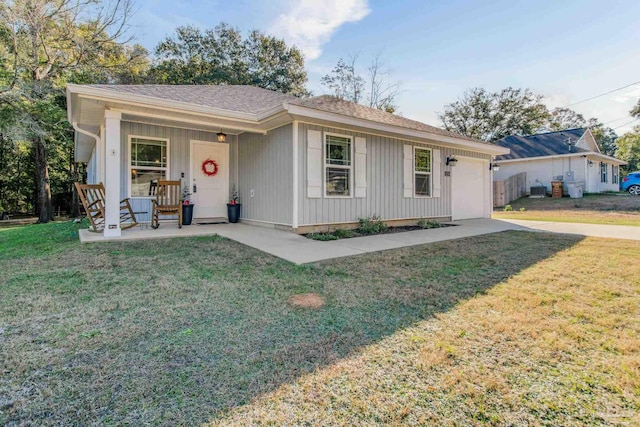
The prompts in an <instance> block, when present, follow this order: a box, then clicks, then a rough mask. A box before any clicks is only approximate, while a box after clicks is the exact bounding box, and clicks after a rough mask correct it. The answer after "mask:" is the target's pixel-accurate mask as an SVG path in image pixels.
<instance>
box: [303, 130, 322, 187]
mask: <svg viewBox="0 0 640 427" xmlns="http://www.w3.org/2000/svg"><path fill="white" fill-rule="evenodd" d="M307 197H308V198H310V199H317V198H320V197H322V132H320V131H319V130H308V131H307Z"/></svg>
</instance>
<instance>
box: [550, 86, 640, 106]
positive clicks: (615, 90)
mask: <svg viewBox="0 0 640 427" xmlns="http://www.w3.org/2000/svg"><path fill="white" fill-rule="evenodd" d="M638 83H640V80H638V81H637V82H633V83H629V84H628V85H626V86H622V87H619V88H617V89H613V90H610V91H609V92H605V93H601V94H600V95H596V96H592V97H591V98H587V99H583V100H581V101H578V102H574V103H573V104H568V105H565V106H564V107H562V108H567V107H572V106H574V105H578V104H582V103H583V102H587V101H591V100H592V99H596V98H600V97H601V96H605V95H609V94H610V93H613V92H617V91H619V90H622V89H626V88H628V87H630V86H633V85H637V84H638Z"/></svg>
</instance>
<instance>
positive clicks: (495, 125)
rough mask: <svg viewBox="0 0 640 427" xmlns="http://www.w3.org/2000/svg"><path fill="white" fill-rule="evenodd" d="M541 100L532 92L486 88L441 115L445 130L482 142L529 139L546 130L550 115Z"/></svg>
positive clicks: (475, 90)
mask: <svg viewBox="0 0 640 427" xmlns="http://www.w3.org/2000/svg"><path fill="white" fill-rule="evenodd" d="M541 101H542V96H540V95H535V94H533V93H532V92H531V91H530V90H529V89H514V88H512V87H509V88H506V89H503V90H501V91H499V92H487V91H486V90H485V89H483V88H473V89H470V90H468V91H466V92H465V93H464V94H463V96H462V98H461V99H459V100H458V101H456V102H453V103H452V104H448V105H446V106H445V107H444V112H443V113H441V114H440V115H439V118H440V120H441V121H442V124H443V126H444V128H445V129H447V130H450V131H453V132H457V133H459V134H462V135H466V136H468V137H471V138H475V139H479V140H482V141H487V142H493V141H496V140H498V139H500V138H503V137H505V136H509V135H514V134H515V135H530V134H533V133H536V132H538V131H539V130H541V129H543V128H544V126H545V124H546V123H547V121H548V119H549V111H548V110H547V107H546V106H545V105H544V104H543V103H542V102H541Z"/></svg>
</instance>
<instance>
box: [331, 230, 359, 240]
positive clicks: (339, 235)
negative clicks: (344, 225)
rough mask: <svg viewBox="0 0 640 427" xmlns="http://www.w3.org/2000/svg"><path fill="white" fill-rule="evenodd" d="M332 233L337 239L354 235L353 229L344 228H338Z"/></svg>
mask: <svg viewBox="0 0 640 427" xmlns="http://www.w3.org/2000/svg"><path fill="white" fill-rule="evenodd" d="M333 235H334V236H336V237H337V238H338V239H349V238H351V237H354V236H355V235H356V233H354V232H353V230H345V229H341V228H339V229H337V230H335V231H334V232H333Z"/></svg>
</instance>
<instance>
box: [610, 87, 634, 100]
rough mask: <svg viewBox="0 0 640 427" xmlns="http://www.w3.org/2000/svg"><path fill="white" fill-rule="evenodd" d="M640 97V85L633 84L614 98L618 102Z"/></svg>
mask: <svg viewBox="0 0 640 427" xmlns="http://www.w3.org/2000/svg"><path fill="white" fill-rule="evenodd" d="M638 98H640V85H634V86H631V87H630V88H629V89H628V90H627V91H625V92H624V93H622V94H620V95H619V96H616V97H615V98H613V100H614V101H616V102H621V103H624V102H627V101H629V100H630V99H634V100H635V99H638Z"/></svg>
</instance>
